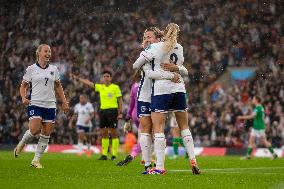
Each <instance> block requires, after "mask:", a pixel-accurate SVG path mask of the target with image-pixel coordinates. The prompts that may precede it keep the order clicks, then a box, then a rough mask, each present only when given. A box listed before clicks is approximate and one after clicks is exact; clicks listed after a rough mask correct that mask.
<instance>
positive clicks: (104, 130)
mask: <svg viewBox="0 0 284 189" xmlns="http://www.w3.org/2000/svg"><path fill="white" fill-rule="evenodd" d="M106 111H107V110H101V112H100V129H101V135H102V142H101V143H102V156H101V157H100V158H99V160H107V154H108V148H109V132H108V127H109V121H108V118H107V114H106V113H107V112H106Z"/></svg>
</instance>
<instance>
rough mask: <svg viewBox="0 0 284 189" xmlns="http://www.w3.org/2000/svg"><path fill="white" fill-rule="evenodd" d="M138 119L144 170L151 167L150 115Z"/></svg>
mask: <svg viewBox="0 0 284 189" xmlns="http://www.w3.org/2000/svg"><path fill="white" fill-rule="evenodd" d="M139 121H140V126H139V128H140V146H141V151H142V159H143V160H144V165H145V171H147V169H149V168H152V165H151V162H152V161H151V159H152V134H151V133H152V120H151V117H150V116H143V117H141V118H140V119H139Z"/></svg>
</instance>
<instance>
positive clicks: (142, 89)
mask: <svg viewBox="0 0 284 189" xmlns="http://www.w3.org/2000/svg"><path fill="white" fill-rule="evenodd" d="M151 88H152V79H150V78H148V77H147V76H146V74H145V71H143V70H142V71H141V80H140V83H139V87H138V91H137V101H142V102H150V103H151V91H152V90H151Z"/></svg>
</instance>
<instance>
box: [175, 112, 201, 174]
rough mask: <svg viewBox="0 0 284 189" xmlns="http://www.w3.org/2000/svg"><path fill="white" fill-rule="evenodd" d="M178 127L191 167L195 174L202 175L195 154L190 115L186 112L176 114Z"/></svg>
mask: <svg viewBox="0 0 284 189" xmlns="http://www.w3.org/2000/svg"><path fill="white" fill-rule="evenodd" d="M175 116H176V120H177V123H178V126H179V128H180V130H181V137H182V140H183V143H184V147H185V150H186V152H187V154H188V156H189V159H190V165H191V167H192V173H193V174H200V170H199V168H198V166H197V161H196V158H195V154H194V142H193V138H192V135H191V132H190V130H189V127H188V115H187V112H185V111H178V112H175Z"/></svg>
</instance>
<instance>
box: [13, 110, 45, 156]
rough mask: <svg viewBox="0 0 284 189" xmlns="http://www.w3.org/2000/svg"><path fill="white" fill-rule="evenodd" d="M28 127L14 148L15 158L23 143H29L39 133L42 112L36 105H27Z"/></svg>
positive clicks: (23, 145)
mask: <svg viewBox="0 0 284 189" xmlns="http://www.w3.org/2000/svg"><path fill="white" fill-rule="evenodd" d="M28 117H29V129H28V130H27V131H26V132H25V134H24V135H23V137H22V139H21V140H20V142H19V143H18V145H17V146H16V148H15V149H14V156H15V157H16V158H17V157H18V156H19V154H20V153H21V151H22V150H23V148H24V147H25V145H26V144H27V143H29V142H30V141H31V140H32V139H33V138H34V137H35V136H36V135H37V134H39V133H40V130H41V127H42V124H41V121H42V113H41V111H40V110H39V109H38V108H37V107H36V106H29V108H28Z"/></svg>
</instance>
